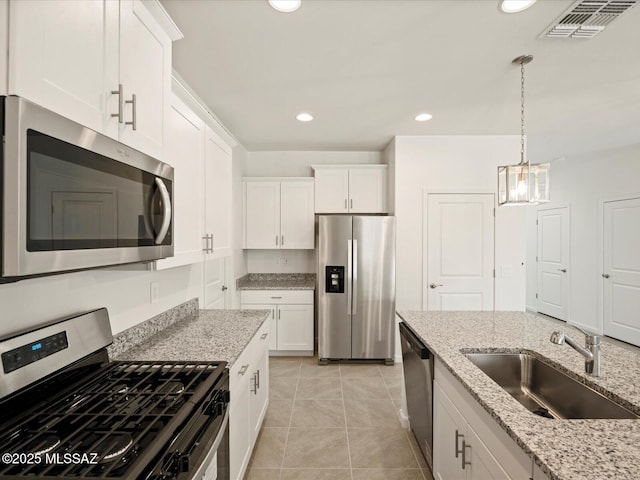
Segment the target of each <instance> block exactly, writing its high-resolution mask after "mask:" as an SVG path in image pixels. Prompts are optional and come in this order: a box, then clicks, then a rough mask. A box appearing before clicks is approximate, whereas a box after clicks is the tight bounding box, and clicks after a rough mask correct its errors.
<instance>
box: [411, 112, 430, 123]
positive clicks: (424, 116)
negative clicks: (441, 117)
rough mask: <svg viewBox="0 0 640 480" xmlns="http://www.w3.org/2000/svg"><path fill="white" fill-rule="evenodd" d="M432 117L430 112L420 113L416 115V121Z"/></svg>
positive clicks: (424, 120)
mask: <svg viewBox="0 0 640 480" xmlns="http://www.w3.org/2000/svg"><path fill="white" fill-rule="evenodd" d="M432 118H433V115H431V114H430V113H420V114H418V115H416V118H415V120H416V122H426V121H427V120H431V119H432Z"/></svg>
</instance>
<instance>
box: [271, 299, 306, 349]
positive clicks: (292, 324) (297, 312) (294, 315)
mask: <svg viewBox="0 0 640 480" xmlns="http://www.w3.org/2000/svg"><path fill="white" fill-rule="evenodd" d="M276 313H277V315H278V319H277V321H278V350H281V351H290V350H299V351H313V305H278V309H277V311H276Z"/></svg>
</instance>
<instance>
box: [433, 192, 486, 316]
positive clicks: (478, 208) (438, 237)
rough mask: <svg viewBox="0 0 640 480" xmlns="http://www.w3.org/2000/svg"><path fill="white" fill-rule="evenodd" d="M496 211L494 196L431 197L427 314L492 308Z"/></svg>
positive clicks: (440, 195)
mask: <svg viewBox="0 0 640 480" xmlns="http://www.w3.org/2000/svg"><path fill="white" fill-rule="evenodd" d="M493 208H494V198H493V194H430V195H429V196H428V199H427V209H426V214H427V218H426V219H424V221H425V222H426V225H427V252H425V255H426V256H427V276H426V285H425V286H424V288H426V292H427V293H426V298H427V305H426V307H427V309H428V310H493V283H494V277H493V273H494V225H493V223H494V217H493Z"/></svg>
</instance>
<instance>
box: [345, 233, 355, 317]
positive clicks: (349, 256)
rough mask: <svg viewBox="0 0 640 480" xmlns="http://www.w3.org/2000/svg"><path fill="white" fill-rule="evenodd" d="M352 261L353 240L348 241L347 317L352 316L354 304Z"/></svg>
mask: <svg viewBox="0 0 640 480" xmlns="http://www.w3.org/2000/svg"><path fill="white" fill-rule="evenodd" d="M352 260H353V250H352V245H351V240H347V287H346V290H347V315H348V316H351V307H352V303H353V299H352V297H351V295H352V292H351V289H352V288H353V282H352V281H351V279H352V278H353V272H352V265H351V264H352Z"/></svg>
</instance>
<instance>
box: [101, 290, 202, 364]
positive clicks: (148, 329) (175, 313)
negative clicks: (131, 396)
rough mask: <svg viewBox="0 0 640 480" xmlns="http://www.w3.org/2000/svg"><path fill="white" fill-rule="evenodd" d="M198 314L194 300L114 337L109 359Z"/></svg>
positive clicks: (195, 300)
mask: <svg viewBox="0 0 640 480" xmlns="http://www.w3.org/2000/svg"><path fill="white" fill-rule="evenodd" d="M197 312H198V299H197V298H192V299H191V300H187V301H186V302H184V303H181V304H180V305H178V306H177V307H173V308H170V309H169V310H167V311H166V312H163V313H161V314H159V315H156V316H155V317H152V318H150V319H149V320H147V321H145V322H142V323H139V324H138V325H135V326H133V327H131V328H128V329H127V330H124V331H123V332H120V333H118V334H117V335H114V337H113V343H112V344H111V345H110V346H109V347H108V349H107V350H108V351H109V358H116V357H117V356H118V355H120V354H121V353H122V352H124V351H126V350H128V349H130V348H131V347H133V346H134V345H137V344H139V343H142V342H144V341H145V340H147V339H148V338H149V337H151V336H153V335H155V334H156V333H158V332H159V331H161V330H164V329H165V328H167V327H168V326H169V325H173V324H174V323H176V322H177V321H179V320H182V319H183V318H185V317H188V316H189V315H194V314H196V313H197Z"/></svg>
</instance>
